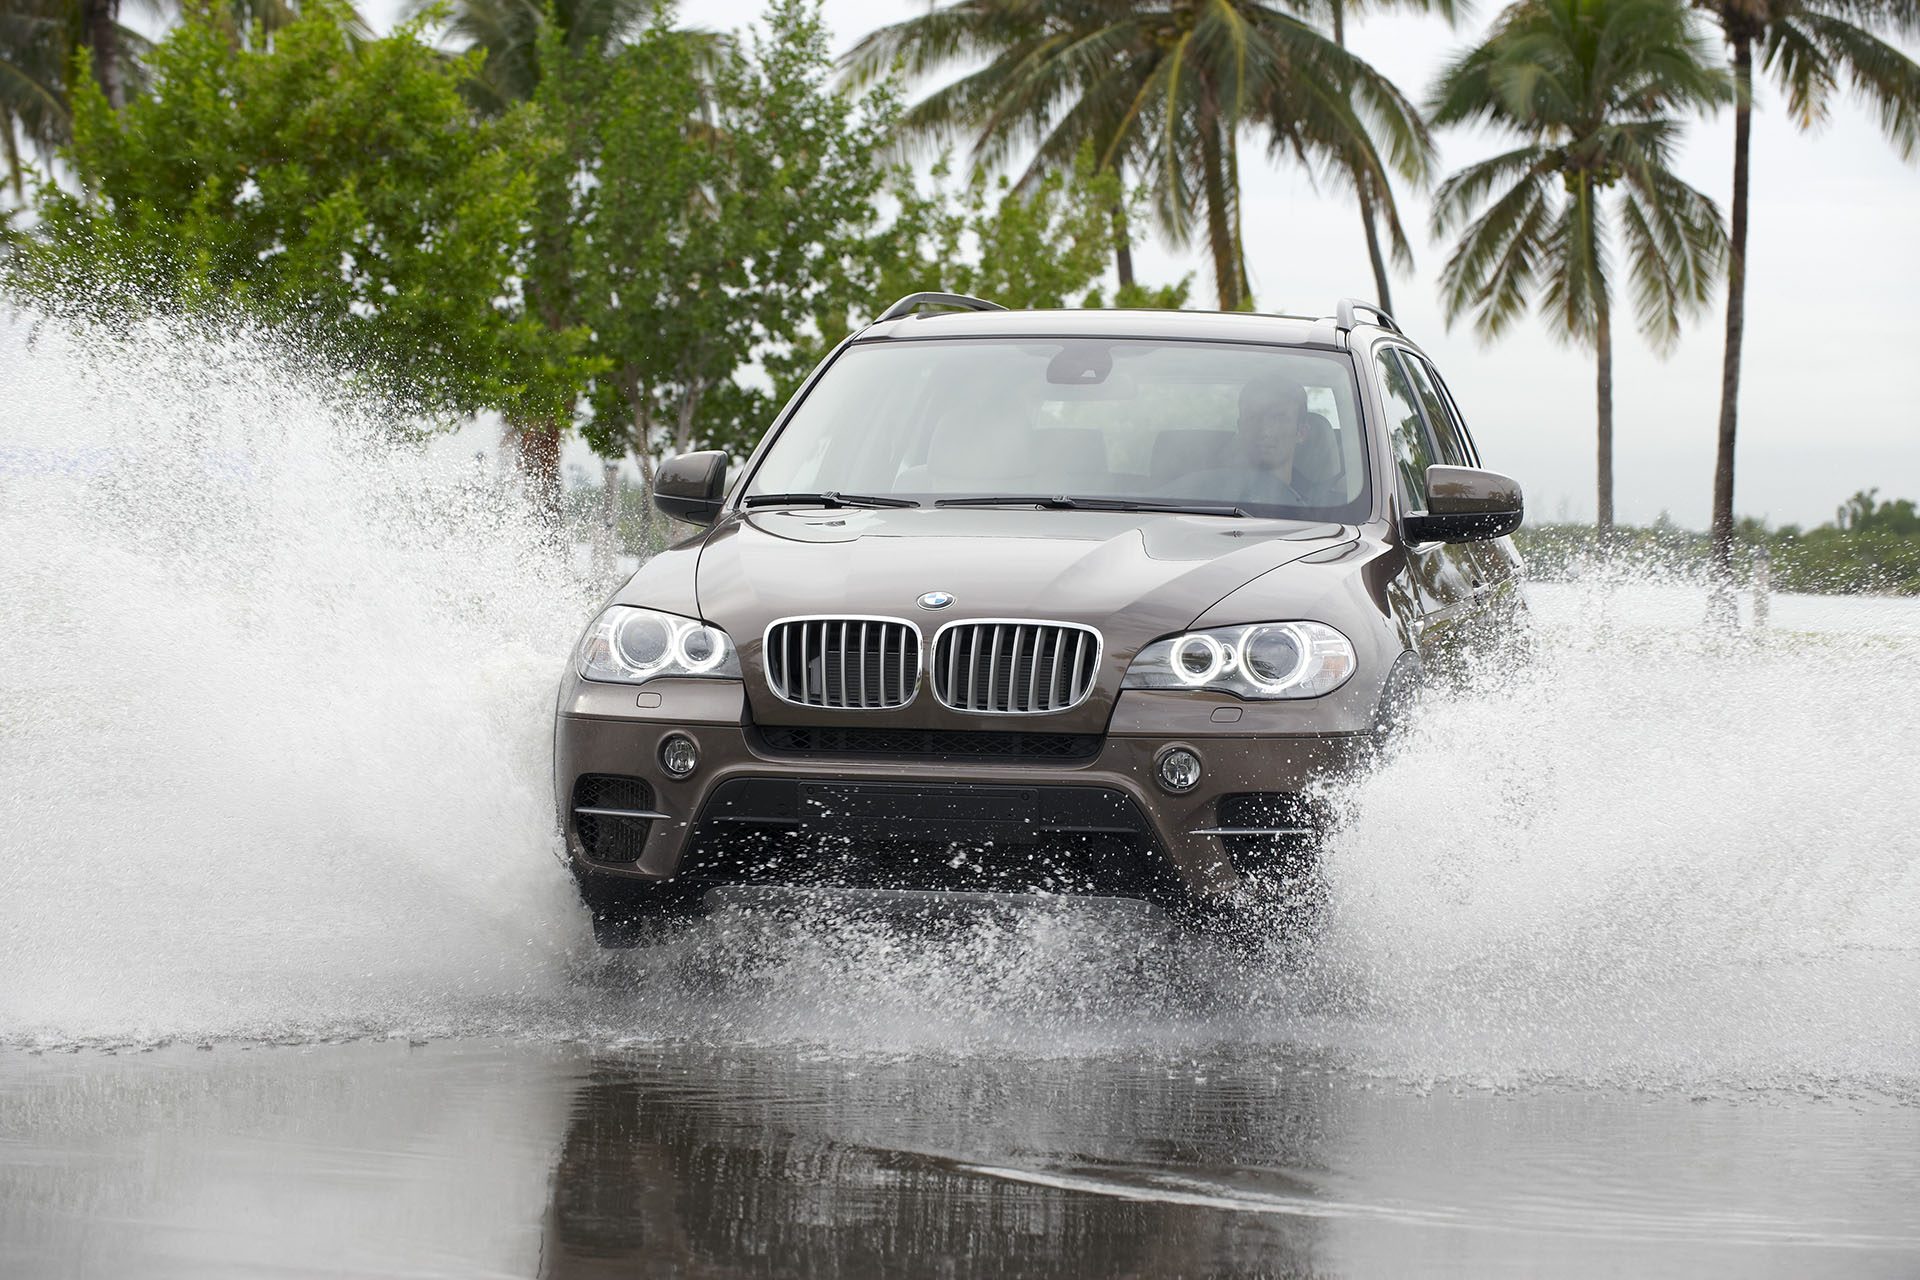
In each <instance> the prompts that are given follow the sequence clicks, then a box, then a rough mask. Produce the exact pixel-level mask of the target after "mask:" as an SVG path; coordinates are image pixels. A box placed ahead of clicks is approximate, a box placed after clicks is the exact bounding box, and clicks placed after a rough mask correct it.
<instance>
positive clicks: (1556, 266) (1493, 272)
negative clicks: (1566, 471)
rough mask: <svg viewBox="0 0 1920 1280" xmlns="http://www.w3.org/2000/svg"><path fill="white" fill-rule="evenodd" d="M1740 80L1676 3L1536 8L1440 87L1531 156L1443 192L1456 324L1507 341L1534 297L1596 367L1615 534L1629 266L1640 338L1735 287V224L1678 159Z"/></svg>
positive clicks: (1438, 112)
mask: <svg viewBox="0 0 1920 1280" xmlns="http://www.w3.org/2000/svg"><path fill="white" fill-rule="evenodd" d="M1726 93H1727V89H1726V83H1725V78H1724V77H1723V76H1721V75H1720V74H1719V73H1718V72H1717V71H1716V70H1715V69H1714V68H1713V66H1712V65H1711V62H1710V54H1709V50H1708V49H1707V47H1706V45H1705V43H1704V42H1703V41H1702V39H1701V38H1700V35H1699V34H1698V32H1697V31H1696V30H1695V28H1694V26H1693V24H1692V20H1691V19H1690V17H1689V15H1688V13H1687V11H1686V10H1684V9H1682V8H1680V7H1679V6H1678V5H1677V4H1675V3H1673V2H1672V0H1522V2H1521V3H1519V4H1516V5H1514V6H1512V7H1511V8H1509V9H1508V10H1507V11H1506V12H1505V14H1503V15H1502V16H1501V18H1500V19H1499V21H1497V22H1496V23H1495V24H1494V26H1493V29H1492V30H1491V31H1490V32H1489V33H1488V35H1487V37H1486V39H1485V41H1484V42H1483V43H1481V44H1480V45H1479V46H1478V47H1476V48H1473V49H1471V50H1469V51H1468V52H1467V53H1465V54H1463V55H1462V56H1461V57H1459V58H1458V59H1457V60H1456V61H1454V62H1453V63H1452V64H1451V65H1449V66H1448V67H1447V68H1446V70H1445V71H1444V72H1443V74H1442V75H1441V77H1440V80H1439V83H1438V85H1437V86H1436V88H1435V90H1434V95H1433V105H1432V115H1433V119H1434V122H1435V123H1436V124H1439V125H1457V124H1480V125H1484V126H1486V127H1488V128H1490V129H1492V130H1494V131H1496V132H1498V133H1501V134H1506V135H1509V136H1512V137H1515V138H1517V139H1519V140H1520V142H1521V145H1520V146H1518V147H1516V148H1514V149H1512V150H1509V151H1505V152H1502V153H1501V154H1499V155H1497V156H1494V157H1493V158H1491V159H1489V160H1484V161H1481V162H1479V163H1478V164H1473V165H1469V166H1468V167H1466V168H1465V169H1462V170H1461V171H1460V172H1458V173H1456V174H1454V175H1453V176H1452V177H1450V178H1448V179H1447V180H1446V181H1445V182H1444V183H1442V184H1441V186H1440V188H1439V190H1438V191H1437V192H1436V193H1435V196H1434V231H1435V234H1436V235H1442V236H1444V235H1447V234H1449V233H1451V232H1454V231H1456V230H1458V231H1459V233H1460V238H1459V241H1458V243H1457V244H1456V246H1455V247H1454V250H1453V253H1452V255H1451V256H1450V257H1449V258H1448V259H1447V264H1446V267H1445V268H1444V270H1443V271H1442V273H1441V293H1442V301H1443V303H1444V305H1445V307H1446V312H1447V317H1448V319H1449V321H1451V320H1453V319H1455V318H1457V317H1458V316H1460V315H1462V314H1471V315H1472V317H1473V319H1474V323H1475V324H1476V325H1477V326H1478V328H1479V329H1480V331H1481V333H1482V335H1483V336H1485V337H1488V338H1492V337H1497V336H1498V335H1500V334H1501V333H1503V332H1505V331H1506V329H1507V328H1508V327H1510V326H1511V325H1512V323H1513V322H1514V321H1515V320H1516V319H1518V318H1519V317H1520V316H1521V315H1523V314H1525V312H1526V311H1527V310H1528V308H1529V307H1531V306H1532V305H1533V304H1534V302H1535V293H1536V291H1538V293H1539V298H1538V302H1539V305H1540V308H1541V310H1542V311H1543V312H1544V313H1545V315H1546V317H1547V319H1548V321H1549V323H1550V325H1551V327H1552V331H1553V332H1554V333H1555V334H1557V335H1558V336H1559V337H1561V338H1562V339H1565V340H1569V341H1574V342H1578V343H1580V344H1582V345H1587V346H1591V347H1592V349H1593V351H1594V354H1595V363H1596V375H1597V376H1596V379H1595V400H1596V418H1597V425H1598V432H1597V434H1598V457H1597V473H1598V474H1597V490H1598V495H1597V496H1598V526H1599V529H1600V532H1601V535H1602V537H1603V538H1605V537H1607V536H1609V535H1610V534H1611V531H1612V527H1613V290H1614V272H1615V268H1614V262H1615V254H1616V253H1619V254H1621V255H1622V256H1623V257H1624V266H1625V269H1626V273H1627V276H1628V279H1629V281H1630V282H1631V286H1632V290H1633V302H1634V310H1635V312H1636V314H1637V318H1638V320H1639V324H1640V328H1641V331H1642V332H1643V333H1644V334H1646V336H1647V337H1648V338H1649V340H1651V341H1652V342H1653V344H1654V345H1655V347H1656V348H1657V349H1659V350H1663V351H1664V350H1667V349H1670V348H1671V347H1672V346H1673V344H1674V343H1675V342H1676V341H1677V340H1678V339H1679V334H1680V324H1681V318H1682V316H1683V315H1685V314H1686V313H1688V312H1690V311H1693V310H1697V309H1698V308H1699V307H1700V306H1701V305H1702V304H1703V303H1705V301H1706V300H1707V298H1708V297H1709V296H1710V294H1711V292H1712V290H1713V287H1714V284H1715V282H1716V281H1717V279H1718V276H1719V270H1720V264H1721V261H1722V259H1723V256H1724V253H1725V247H1726V233H1725V230H1724V229H1723V228H1722V226H1721V221H1720V212H1719V210H1718V209H1717V208H1716V207H1715V206H1714V204H1713V202H1712V201H1711V200H1709V199H1708V198H1707V197H1706V196H1704V195H1702V194H1701V193H1700V192H1698V191H1696V190H1695V189H1694V188H1692V187H1690V186H1688V185H1687V184H1686V183H1685V182H1682V181H1681V180H1680V178H1679V177H1678V176H1677V175H1676V174H1675V173H1674V172H1673V168H1672V158H1673V153H1674V149H1675V147H1676V146H1677V145H1678V142H1679V139H1680V133H1681V120H1680V115H1681V113H1685V112H1691V111H1696V110H1700V109H1703V108H1707V107H1711V106H1712V105H1714V104H1716V103H1718V102H1720V101H1722V100H1724V98H1725V97H1726Z"/></svg>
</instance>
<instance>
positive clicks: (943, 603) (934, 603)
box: [920, 591, 953, 609]
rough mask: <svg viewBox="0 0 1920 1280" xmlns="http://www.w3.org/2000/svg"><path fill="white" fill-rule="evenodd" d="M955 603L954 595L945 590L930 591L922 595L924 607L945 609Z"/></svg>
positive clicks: (921, 604) (921, 599) (922, 606)
mask: <svg viewBox="0 0 1920 1280" xmlns="http://www.w3.org/2000/svg"><path fill="white" fill-rule="evenodd" d="M952 603H953V597H952V596H951V595H949V594H947V593H946V592H945V591H929V592H927V594H925V595H923V596H921V597H920V607H921V608H922V609H944V608H946V607H947V606H948V605H950V604H952Z"/></svg>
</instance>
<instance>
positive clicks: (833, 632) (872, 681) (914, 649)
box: [760, 618, 920, 711]
mask: <svg viewBox="0 0 1920 1280" xmlns="http://www.w3.org/2000/svg"><path fill="white" fill-rule="evenodd" d="M760 651H761V657H762V659H763V661H764V662H765V664H766V675H767V685H768V687H769V688H771V689H772V690H773V692H774V695H775V696H776V697H778V698H779V699H781V700H782V701H783V702H791V703H794V704H795V705H797V706H803V707H828V708H834V709H839V710H847V711H885V710H889V709H891V708H893V707H901V706H905V705H906V704H907V703H909V702H911V701H913V693H914V688H915V686H916V684H917V683H918V676H919V672H920V632H919V629H918V628H916V627H915V626H914V625H913V624H912V623H911V622H907V621H905V620H904V619H901V618H785V619H782V620H781V621H779V622H776V623H774V624H773V625H772V626H770V627H768V628H767V635H766V640H765V643H764V644H762V645H761V650H760Z"/></svg>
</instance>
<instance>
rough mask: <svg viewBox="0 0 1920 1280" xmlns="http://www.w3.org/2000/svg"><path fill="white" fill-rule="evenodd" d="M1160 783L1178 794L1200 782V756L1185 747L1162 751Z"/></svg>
mask: <svg viewBox="0 0 1920 1280" xmlns="http://www.w3.org/2000/svg"><path fill="white" fill-rule="evenodd" d="M1159 771H1160V785H1161V786H1163V787H1165V788H1166V789H1167V790H1169V791H1171V792H1173V793H1175V794H1176V795H1177V794H1179V793H1180V792H1182V791H1191V790H1193V789H1194V788H1195V787H1196V786H1198V785H1199V784H1200V757H1199V756H1197V755H1195V754H1193V752H1191V751H1189V750H1187V749H1186V748H1185V747H1174V748H1172V749H1171V750H1169V751H1163V752H1161V753H1160V764H1159Z"/></svg>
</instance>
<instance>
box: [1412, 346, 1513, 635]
mask: <svg viewBox="0 0 1920 1280" xmlns="http://www.w3.org/2000/svg"><path fill="white" fill-rule="evenodd" d="M1424 364H1425V367H1426V371H1427V373H1428V374H1430V375H1432V378H1433V385H1434V386H1435V387H1436V388H1438V390H1439V392H1440V399H1441V401H1442V402H1443V407H1444V410H1445V412H1446V415H1447V417H1448V419H1449V420H1450V421H1451V422H1452V424H1453V427H1454V430H1455V431H1456V432H1457V433H1458V436H1459V440H1460V443H1461V445H1462V447H1463V448H1464V451H1465V454H1466V456H1467V457H1469V458H1472V459H1473V461H1472V462H1470V463H1468V464H1467V465H1468V466H1474V467H1484V466H1486V465H1487V464H1486V463H1485V462H1484V461H1482V460H1481V457H1480V447H1479V446H1478V445H1476V444H1475V443H1474V442H1473V433H1472V432H1471V431H1469V430H1467V420H1466V417H1465V415H1464V414H1462V413H1461V412H1460V402H1459V401H1458V400H1456V399H1455V398H1454V395H1453V390H1452V389H1451V388H1450V387H1448V386H1447V384H1446V381H1445V379H1443V378H1441V376H1440V371H1439V370H1438V369H1436V368H1434V367H1433V362H1432V361H1431V360H1425V361H1424ZM1494 470H1496V471H1497V470H1499V468H1498V467H1495V468H1494ZM1474 546H1475V547H1476V548H1477V549H1478V551H1479V558H1480V567H1481V570H1482V572H1483V574H1484V575H1485V582H1486V591H1487V598H1488V602H1489V603H1490V604H1491V605H1492V606H1493V608H1494V611H1495V613H1496V614H1497V615H1499V616H1500V617H1501V618H1506V617H1508V616H1510V615H1511V614H1512V613H1513V611H1514V610H1516V609H1518V608H1520V607H1521V602H1520V571H1521V569H1522V568H1523V567H1524V566H1523V562H1522V561H1521V559H1520V551H1519V548H1517V547H1515V546H1514V545H1513V539H1512V538H1511V537H1505V538H1493V539H1491V540H1489V541H1487V542H1479V543H1475V544H1474Z"/></svg>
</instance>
